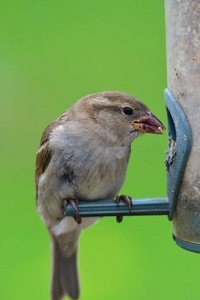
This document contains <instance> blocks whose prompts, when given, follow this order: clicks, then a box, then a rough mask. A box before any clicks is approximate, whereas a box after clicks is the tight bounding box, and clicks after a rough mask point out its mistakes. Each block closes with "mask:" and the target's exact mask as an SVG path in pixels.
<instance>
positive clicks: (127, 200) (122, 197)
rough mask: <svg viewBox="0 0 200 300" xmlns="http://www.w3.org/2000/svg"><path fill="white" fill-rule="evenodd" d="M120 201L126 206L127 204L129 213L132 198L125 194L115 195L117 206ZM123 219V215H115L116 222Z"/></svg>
mask: <svg viewBox="0 0 200 300" xmlns="http://www.w3.org/2000/svg"><path fill="white" fill-rule="evenodd" d="M120 201H124V202H125V203H126V204H127V206H128V210H129V215H130V214H131V208H132V198H131V196H126V195H121V196H117V197H116V202H117V205H118V206H119V203H120ZM122 220H123V216H117V222H118V223H121V222H122Z"/></svg>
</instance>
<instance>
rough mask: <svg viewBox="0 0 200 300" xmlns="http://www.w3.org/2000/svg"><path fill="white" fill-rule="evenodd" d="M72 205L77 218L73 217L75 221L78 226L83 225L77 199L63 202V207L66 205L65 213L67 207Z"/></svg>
mask: <svg viewBox="0 0 200 300" xmlns="http://www.w3.org/2000/svg"><path fill="white" fill-rule="evenodd" d="M69 203H70V204H71V206H72V207H73V209H74V213H75V216H74V217H73V218H74V220H75V221H76V222H77V223H78V224H81V222H82V220H81V216H80V214H79V211H78V200H77V199H64V200H63V205H64V211H65V209H66V207H67V205H68V204H69Z"/></svg>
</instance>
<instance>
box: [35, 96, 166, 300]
mask: <svg viewBox="0 0 200 300" xmlns="http://www.w3.org/2000/svg"><path fill="white" fill-rule="evenodd" d="M164 129H165V127H164V125H163V124H162V123H161V122H160V121H159V119H158V118H157V117H155V115H153V113H151V111H150V109H149V108H148V107H147V106H146V105H145V104H144V103H143V102H141V101H140V100H138V99H137V98H135V97H133V96H131V95H129V94H127V93H124V92H118V91H106V92H99V93H95V94H91V95H88V96H85V97H83V98H81V99H80V100H78V101H77V102H75V104H74V105H73V106H71V107H70V108H68V109H67V110H66V111H65V112H64V113H63V114H62V115H61V116H60V117H59V118H58V119H56V120H55V121H53V122H52V123H50V124H49V126H47V128H46V129H45V130H44V132H43V135H42V138H41V141H40V145H39V149H38V151H37V155H36V167H35V189H36V206H37V211H38V213H39V215H40V217H41V219H42V221H43V222H44V223H45V225H46V227H47V229H48V231H49V234H50V239H51V291H50V294H51V299H52V300H60V299H62V298H63V297H64V296H68V297H69V298H70V299H73V300H75V299H78V298H79V295H80V283H79V274H78V262H77V253H78V243H79V236H80V234H81V232H82V230H84V229H85V228H87V227H90V226H91V225H93V224H94V223H95V222H96V221H97V220H98V218H97V217H91V218H82V219H81V216H80V215H79V212H78V202H79V201H81V200H88V201H89V200H100V199H101V200H105V201H106V200H109V199H115V198H116V200H117V203H119V201H125V202H127V205H128V206H129V209H130V206H131V197H130V196H126V195H121V196H118V193H119V191H120V189H121V187H122V185H123V183H124V180H125V177H126V170H127V166H128V162H129V157H130V153H131V143H132V142H133V140H134V139H135V138H137V137H138V136H140V135H142V134H144V133H151V134H162V133H163V131H164ZM69 203H71V205H72V206H73V208H74V211H75V213H76V217H75V218H73V217H68V216H65V215H64V211H65V208H66V206H67V205H68V204H69ZM118 221H119V222H120V221H121V219H118Z"/></svg>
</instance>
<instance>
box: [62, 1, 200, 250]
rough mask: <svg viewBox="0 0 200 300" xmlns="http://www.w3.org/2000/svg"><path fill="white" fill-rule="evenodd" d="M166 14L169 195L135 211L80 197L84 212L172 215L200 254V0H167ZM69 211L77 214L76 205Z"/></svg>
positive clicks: (179, 238) (180, 235)
mask: <svg viewBox="0 0 200 300" xmlns="http://www.w3.org/2000/svg"><path fill="white" fill-rule="evenodd" d="M165 13H166V16H165V17H166V44H167V84H168V89H166V90H165V104H166V110H167V117H168V137H169V144H168V150H167V151H166V153H167V156H166V161H165V163H166V172H167V197H165V198H146V199H133V200H132V209H131V212H129V210H128V207H127V205H126V204H125V203H123V202H121V203H120V204H119V205H117V203H116V201H114V200H110V201H108V200H107V201H104V200H102V201H101V200H98V201H79V206H78V210H79V214H80V215H81V217H94V216H98V217H100V216H126V215H168V218H169V220H173V236H174V239H175V241H176V243H177V244H178V245H179V246H181V247H182V248H184V249H187V250H190V251H194V252H199V253H200V172H199V168H200V163H199V160H200V158H199V155H200V138H199V136H198V135H199V133H200V121H199V120H200V105H198V101H199V102H200V100H199V99H200V28H199V25H200V23H199V22H200V21H199V20H200V2H199V1H198V0H165ZM199 104H200V103H199ZM191 137H192V138H191ZM65 214H66V215H67V216H74V215H75V213H74V210H73V207H72V206H71V205H68V206H67V207H66V211H65Z"/></svg>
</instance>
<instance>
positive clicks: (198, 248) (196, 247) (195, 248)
mask: <svg viewBox="0 0 200 300" xmlns="http://www.w3.org/2000/svg"><path fill="white" fill-rule="evenodd" d="M173 238H174V240H175V242H176V244H177V245H178V246H179V247H181V248H183V249H185V250H188V251H192V252H196V253H200V244H194V243H189V242H186V241H183V240H179V239H178V238H176V237H175V236H173Z"/></svg>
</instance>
